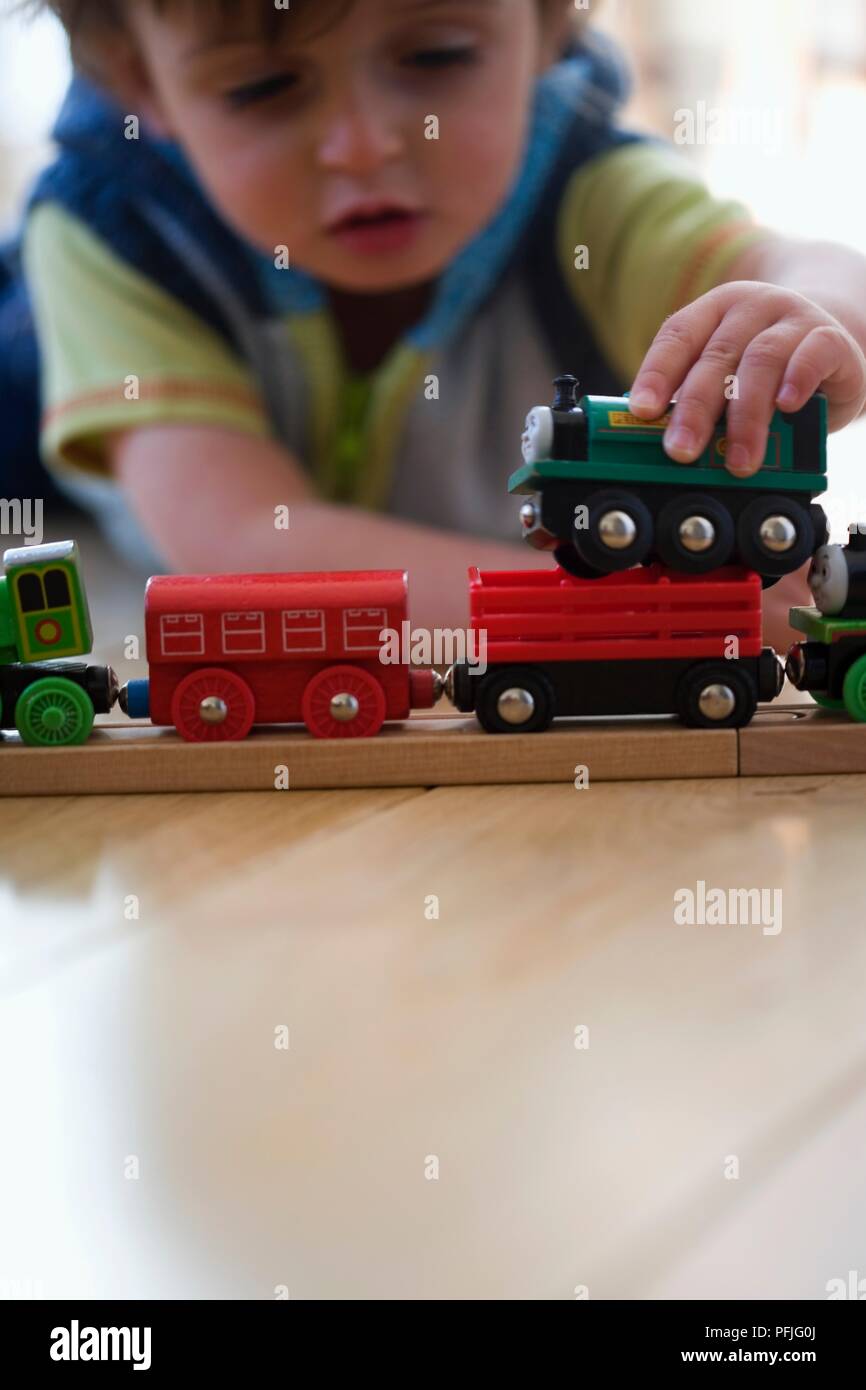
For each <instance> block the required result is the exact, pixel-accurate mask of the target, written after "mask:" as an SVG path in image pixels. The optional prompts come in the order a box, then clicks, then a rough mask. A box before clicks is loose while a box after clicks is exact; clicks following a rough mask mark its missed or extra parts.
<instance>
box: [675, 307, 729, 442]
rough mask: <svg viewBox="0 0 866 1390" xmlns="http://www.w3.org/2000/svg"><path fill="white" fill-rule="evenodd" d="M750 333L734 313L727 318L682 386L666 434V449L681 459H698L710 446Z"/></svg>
mask: <svg viewBox="0 0 866 1390" xmlns="http://www.w3.org/2000/svg"><path fill="white" fill-rule="evenodd" d="M749 333H750V330H749V329H745V328H743V327H742V326H741V327H740V329H739V331H737V330H736V327H735V325H734V324H732V322H731V320H730V316H729V317H728V318H726V319H725V320H724V321H723V322H722V324H721V325H720V327H719V329H718V331H717V332H716V333H714V334H713V336H712V337H711V338H710V341H709V342H708V343H707V345H706V347H705V348H704V350H703V352H702V353H701V355H700V358H699V359H698V361H697V362H696V363H695V365H694V366H693V367H692V369H691V371H690V372H689V374H688V376H687V377H686V379H685V381H684V382H683V384H682V386H681V387H680V390H679V394H678V396H677V404H676V409H675V410H674V413H673V418H672V420H671V422H670V424H669V426H668V428H667V431H666V433H665V437H664V446H665V449H666V450H667V452H668V454H669V455H670V457H671V458H672V459H675V460H676V462H677V463H694V461H695V459H697V458H699V457H700V455H701V454H702V453H703V452H704V449H705V448H706V447H707V444H708V443H709V441H710V438H711V436H712V433H713V429H714V428H715V424H716V421H717V420H718V418H719V416H720V415H721V413H722V411H723V410H724V408H725V399H726V397H725V387H726V385H727V384H728V382H729V381H730V380H731V378H733V377H734V376H735V374H736V371H737V369H738V367H739V365H740V359H741V358H742V356H743V352H744V350H745V348H746V345H747V343H748V341H749Z"/></svg>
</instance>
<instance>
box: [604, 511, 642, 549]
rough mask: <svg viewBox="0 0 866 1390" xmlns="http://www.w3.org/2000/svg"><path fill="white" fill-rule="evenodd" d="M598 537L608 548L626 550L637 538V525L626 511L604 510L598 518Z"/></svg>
mask: <svg viewBox="0 0 866 1390" xmlns="http://www.w3.org/2000/svg"><path fill="white" fill-rule="evenodd" d="M598 538H599V540H600V541H601V543H602V545H606V546H607V548H608V550H628V548H629V546H630V545H634V542H635V540H636V538H637V527H636V526H635V524H634V519H633V518H632V517H630V516H629V514H628V512H620V511H613V512H605V513H604V515H603V516H601V517H600V518H599V522H598Z"/></svg>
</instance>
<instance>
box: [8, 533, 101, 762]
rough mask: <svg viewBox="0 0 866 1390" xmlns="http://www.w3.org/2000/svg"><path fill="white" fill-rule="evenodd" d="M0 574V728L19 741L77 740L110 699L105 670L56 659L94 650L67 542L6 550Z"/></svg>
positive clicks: (74, 554) (74, 550) (75, 559)
mask: <svg viewBox="0 0 866 1390" xmlns="http://www.w3.org/2000/svg"><path fill="white" fill-rule="evenodd" d="M3 569H4V571H5V573H4V574H3V575H2V576H0V729H17V730H18V732H19V733H20V735H21V737H22V739H23V740H24V742H25V743H28V744H32V745H36V746H39V745H43V746H51V745H55V746H56V745H62V744H77V743H83V742H84V741H85V739H86V738H87V737H88V735H89V733H90V730H91V728H92V727H93V718H94V715H95V714H107V713H109V711H110V710H111V709H112V707H113V705H114V703H115V700H116V699H117V692H118V682H117V677H116V676H115V674H114V672H113V671H112V669H111V667H109V666H89V665H87V663H85V662H76V661H68V660H61V658H64V657H75V656H85V655H86V654H87V653H88V652H89V651H90V649H91V647H92V645H93V631H92V627H91V622H90V612H89V609H88V604H87V594H86V591H85V588H84V581H83V579H82V577H81V572H80V565H79V555H78V547H77V546H76V544H75V542H74V541H62V542H60V543H58V544H54V545H34V546H27V547H24V548H22V549H20V550H7V551H6V553H5V555H4V556H3Z"/></svg>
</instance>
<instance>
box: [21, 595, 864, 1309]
mask: <svg viewBox="0 0 866 1390" xmlns="http://www.w3.org/2000/svg"><path fill="white" fill-rule="evenodd" d="M109 626H110V624H109ZM124 630H125V628H124V626H123V624H122V623H120V625H119V626H118V627H117V633H118V635H120V636H122V634H123V631H124ZM864 805H866V776H864V775H858V774H853V775H845V776H841V775H840V776H831V775H822V776H812V777H800V776H784V777H778V776H777V777H772V778H770V777H762V776H752V777H735V776H731V777H722V778H715V779H702V778H694V777H692V778H691V779H688V780H678V779H673V780H668V781H659V782H655V781H644V782H617V783H604V782H591V785H590V787H589V789H588V790H576V789H575V787H574V786H573V785H572V784H570V783H562V784H539V785H513V786H485V787H471V786H464V787H457V786H455V787H439V788H435V789H432V790H426V789H424V788H422V787H419V786H415V787H392V788H380V789H374V790H341V791H303V790H297V791H296V792H294V793H293V794H292V795H289V796H278V795H277V796H275V795H274V794H273V793H272V792H250V793H245V794H237V793H225V794H210V795H206V796H201V795H187V794H181V793H175V794H164V795H151V796H140V797H120V796H115V797H105V796H80V797H72V796H68V797H62V798H61V797H56V798H55V797H51V796H48V797H43V798H39V799H35V798H34V799H23V798H21V799H18V798H9V799H5V800H3V801H0V863H2V870H3V879H2V883H0V992H2V1009H0V1055H2V1056H3V1057H4V1059H5V1063H4V1066H3V1068H2V1070H0V1077H2V1080H0V1106H2V1114H3V1132H4V1138H3V1143H2V1144H0V1231H2V1239H0V1296H2V1295H3V1294H4V1293H5V1294H6V1295H7V1296H8V1295H9V1294H12V1295H13V1296H14V1294H15V1293H16V1292H17V1293H19V1294H20V1293H27V1292H29V1293H31V1294H32V1293H34V1292H36V1293H42V1294H44V1295H45V1296H49V1297H50V1296H63V1295H76V1296H115V1297H121V1298H126V1297H129V1298H133V1297H148V1296H150V1297H194V1298H210V1297H218V1296H229V1297H250V1298H256V1297H260V1298H273V1297H274V1296H275V1290H277V1289H282V1288H285V1289H287V1290H288V1292H289V1294H290V1296H291V1297H292V1298H293V1299H303V1298H379V1297H382V1298H445V1297H450V1298H455V1297H456V1298H482V1297H483V1298H501V1297H519V1298H555V1299H560V1298H561V1299H571V1298H574V1297H575V1290H576V1289H578V1288H583V1287H586V1288H588V1290H589V1294H590V1296H591V1297H592V1298H609V1297H624V1298H637V1297H649V1298H696V1297H703V1296H706V1297H732V1298H739V1299H746V1298H757V1297H762V1296H777V1297H783V1298H822V1297H825V1296H826V1286H827V1283H828V1281H829V1280H831V1279H836V1278H839V1279H847V1278H848V1272H849V1271H850V1270H859V1274H860V1277H864V1276H866V1267H864V1258H866V1257H864V1250H866V1188H864V1182H863V1174H864V1171H866V1010H864V1007H863V998H864V980H866V929H864V905H863V904H864V894H863V883H864V877H863V857H864V850H863V846H864V831H866V812H864ZM700 884H703V885H705V887H704V888H703V889H702V888H701V887H700V886H699V885H700ZM713 888H721V889H723V890H724V891H725V893H726V894H727V893H728V891H729V890H736V889H744V890H747V889H765V890H767V897H766V900H765V904H766V908H767V911H766V913H765V914H764V915H763V916H762V919H761V920H756V921H751V922H742V923H739V924H731V925H708V924H705V925H701V924H699V923H695V924H693V925H681V924H680V923H679V922H678V921H677V915H678V914H677V911H676V906H677V903H680V902H681V901H682V897H683V894H682V890H686V889H688V890H691V891H692V892H693V893H695V894H696V896H697V897H698V899H700V896H701V894H704V896H705V895H706V893H707V892H709V891H710V890H711V889H713ZM678 894H679V896H676V895H678ZM776 894H779V895H780V897H779V896H774V895H776ZM777 928H780V929H779V930H777ZM581 1029H585V1030H588V1032H587V1033H582V1032H577V1033H576V1030H581ZM282 1030H287V1031H285V1032H284V1031H282ZM587 1040H588V1044H589V1045H588V1046H580V1047H576V1046H575V1042H576V1041H577V1042H578V1043H583V1042H585V1041H587ZM285 1041H287V1042H288V1047H283V1046H276V1045H275V1044H279V1043H281V1042H285ZM735 1173H738V1176H733V1174H735Z"/></svg>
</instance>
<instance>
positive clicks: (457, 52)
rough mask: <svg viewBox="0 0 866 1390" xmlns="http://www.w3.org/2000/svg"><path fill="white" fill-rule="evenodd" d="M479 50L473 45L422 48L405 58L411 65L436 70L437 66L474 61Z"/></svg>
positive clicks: (450, 65) (449, 65)
mask: <svg viewBox="0 0 866 1390" xmlns="http://www.w3.org/2000/svg"><path fill="white" fill-rule="evenodd" d="M477 56H478V55H477V51H476V49H475V48H473V47H472V46H471V45H466V46H464V47H461V48H422V49H418V51H417V52H415V53H411V54H410V55H409V57H408V58H406V59H404V62H406V63H407V64H408V65H409V66H411V67H418V68H425V69H427V70H432V71H435V70H436V69H437V68H446V67H452V66H456V65H457V64H459V63H474V62H475V59H476V57H477Z"/></svg>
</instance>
